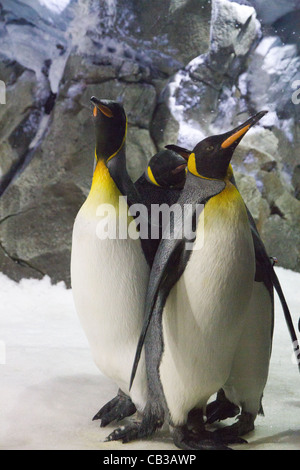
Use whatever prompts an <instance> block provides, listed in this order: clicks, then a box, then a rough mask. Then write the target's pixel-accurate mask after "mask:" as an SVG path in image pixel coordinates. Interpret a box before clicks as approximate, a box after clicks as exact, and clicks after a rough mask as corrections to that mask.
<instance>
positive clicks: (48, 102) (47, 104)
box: [44, 91, 57, 114]
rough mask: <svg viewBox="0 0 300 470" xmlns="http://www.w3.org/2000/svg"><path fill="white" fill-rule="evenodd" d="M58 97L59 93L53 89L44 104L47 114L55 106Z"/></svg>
mask: <svg viewBox="0 0 300 470" xmlns="http://www.w3.org/2000/svg"><path fill="white" fill-rule="evenodd" d="M56 97H57V93H53V92H52V91H51V92H50V94H49V96H48V98H47V100H46V102H45V104H44V109H45V113H46V114H50V113H51V111H52V109H53V108H54V106H55V100H56Z"/></svg>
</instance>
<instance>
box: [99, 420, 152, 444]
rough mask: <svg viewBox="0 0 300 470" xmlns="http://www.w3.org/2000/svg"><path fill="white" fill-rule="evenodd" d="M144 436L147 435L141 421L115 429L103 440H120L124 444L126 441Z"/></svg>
mask: <svg viewBox="0 0 300 470" xmlns="http://www.w3.org/2000/svg"><path fill="white" fill-rule="evenodd" d="M145 437H147V432H145V430H144V429H143V428H142V427H141V423H131V424H128V425H126V426H120V427H119V428H117V429H115V430H114V431H113V432H112V433H110V434H109V436H107V438H106V439H105V441H106V442H109V441H122V442H123V444H125V443H126V442H130V441H134V440H136V439H143V438H145Z"/></svg>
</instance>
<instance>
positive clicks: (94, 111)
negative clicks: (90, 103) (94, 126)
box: [93, 106, 97, 117]
mask: <svg viewBox="0 0 300 470" xmlns="http://www.w3.org/2000/svg"><path fill="white" fill-rule="evenodd" d="M93 116H94V117H96V116H97V106H94V109H93Z"/></svg>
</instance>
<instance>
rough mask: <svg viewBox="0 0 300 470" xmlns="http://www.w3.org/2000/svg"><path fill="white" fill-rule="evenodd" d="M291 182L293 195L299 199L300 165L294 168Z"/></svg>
mask: <svg viewBox="0 0 300 470" xmlns="http://www.w3.org/2000/svg"><path fill="white" fill-rule="evenodd" d="M292 183H293V185H294V188H295V197H296V198H297V199H299V200H300V165H297V166H296V167H295V169H294V172H293V178H292Z"/></svg>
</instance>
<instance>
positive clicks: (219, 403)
mask: <svg viewBox="0 0 300 470" xmlns="http://www.w3.org/2000/svg"><path fill="white" fill-rule="evenodd" d="M239 412H240V409H239V407H238V406H237V405H235V404H234V403H231V402H230V401H229V400H227V398H226V396H225V393H224V391H223V390H222V389H221V390H219V392H218V394H217V398H216V400H215V401H213V402H212V403H209V404H208V405H207V407H206V417H207V420H206V422H207V424H212V423H215V422H216V421H222V420H223V419H227V418H234V417H235V416H237V415H238V414H239Z"/></svg>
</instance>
